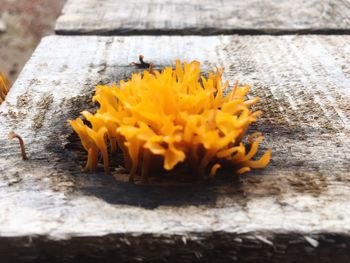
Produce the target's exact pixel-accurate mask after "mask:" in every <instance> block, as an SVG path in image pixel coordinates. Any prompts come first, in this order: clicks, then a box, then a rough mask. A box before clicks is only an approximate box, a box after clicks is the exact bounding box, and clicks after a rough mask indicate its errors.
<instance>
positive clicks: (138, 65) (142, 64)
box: [131, 55, 153, 69]
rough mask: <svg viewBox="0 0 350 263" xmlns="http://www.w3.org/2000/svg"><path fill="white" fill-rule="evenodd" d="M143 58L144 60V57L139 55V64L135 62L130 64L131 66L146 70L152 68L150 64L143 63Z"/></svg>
mask: <svg viewBox="0 0 350 263" xmlns="http://www.w3.org/2000/svg"><path fill="white" fill-rule="evenodd" d="M143 58H144V56H143V55H140V56H139V61H140V63H136V62H131V65H133V66H135V67H137V68H147V69H149V68H151V67H152V68H153V64H152V63H147V62H145V61H143Z"/></svg>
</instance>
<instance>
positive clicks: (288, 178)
mask: <svg viewBox="0 0 350 263" xmlns="http://www.w3.org/2000/svg"><path fill="white" fill-rule="evenodd" d="M139 54H143V55H144V56H145V60H146V61H150V62H153V63H154V64H155V65H156V66H157V67H163V66H165V65H172V63H173V62H174V60H175V59H177V58H180V59H182V60H187V61H190V60H194V59H196V60H199V61H201V62H202V68H203V70H204V71H205V72H207V71H208V69H209V68H213V67H214V66H223V67H224V68H225V70H226V71H225V74H224V78H226V79H227V80H229V81H230V82H231V83H234V81H235V80H236V79H238V80H239V81H240V82H241V83H249V84H250V85H252V87H253V88H252V91H251V96H255V95H259V96H260V97H261V99H262V100H261V103H260V105H259V108H260V109H262V110H263V111H264V115H263V117H262V118H261V119H260V121H259V122H258V123H257V125H258V127H260V130H261V131H262V132H263V133H264V134H265V139H266V140H265V142H264V144H263V146H264V147H263V148H266V147H272V149H273V156H272V162H271V164H270V166H269V167H268V168H266V169H264V170H259V171H255V172H253V173H250V174H246V175H243V176H241V177H240V179H239V180H237V179H234V178H232V180H229V181H225V180H223V181H221V180H219V181H216V182H213V183H212V184H208V185H206V184H194V185H186V186H157V187H156V186H147V185H144V186H140V185H133V184H128V183H121V182H116V181H115V180H114V179H113V178H112V177H111V176H106V175H104V174H103V173H95V174H85V173H81V172H80V166H79V162H78V159H77V158H78V157H77V156H78V154H77V152H76V151H75V150H74V149H72V147H71V146H72V143H70V140H71V139H70V138H71V135H72V134H73V132H72V130H71V128H70V127H69V126H68V125H67V119H69V118H75V117H76V116H78V115H79V112H80V111H82V110H84V109H86V108H87V107H91V104H90V98H91V95H92V94H93V91H94V85H96V84H98V83H111V82H117V81H119V80H121V79H125V78H128V77H129V76H130V74H131V73H132V72H134V71H135V68H133V67H132V66H130V64H129V63H130V62H132V61H135V60H137V57H138V55H139ZM349 87H350V36H278V37H272V36H219V37H199V36H197V37H195V36H192V37H178V36H177V37H167V36H161V37H145V36H143V37H142V36H140V37H63V36H51V37H47V38H44V39H43V40H42V42H41V44H40V45H39V47H38V48H37V50H36V51H35V52H34V54H33V56H32V58H31V59H30V61H29V62H28V63H27V65H26V66H25V67H24V69H23V71H22V73H21V75H20V77H19V79H18V80H17V81H16V83H15V84H14V86H13V88H12V89H11V91H10V93H9V94H8V97H7V98H6V101H5V102H4V103H3V104H2V105H1V106H0V124H1V125H0V259H1V258H2V260H1V262H6V259H7V260H8V259H9V258H11V259H13V258H15V259H17V260H19V261H23V262H27V261H30V260H31V259H37V260H39V259H41V260H42V262H47V261H45V259H50V260H51V261H50V262H63V261H64V260H73V259H77V258H78V259H94V258H95V259H100V260H101V261H102V260H103V259H104V260H105V261H103V262H115V261H113V260H114V259H115V258H119V260H120V261H118V262H123V261H128V260H131V259H133V260H141V261H152V260H153V262H157V261H171V262H177V261H178V262H193V260H199V261H203V262H207V261H208V262H212V260H214V259H216V260H219V261H222V262H226V261H230V262H231V261H232V260H235V259H236V260H241V261H242V262H251V261H249V260H255V261H254V262H260V261H261V262H266V260H270V261H273V260H284V261H286V262H296V261H298V260H300V258H303V259H305V260H306V259H307V260H308V262H329V261H326V260H329V259H330V258H332V259H334V260H336V262H349V260H350V252H349V245H350V238H349V237H350V236H349V234H350V222H349V219H350V179H349V178H350V169H349V168H350V139H349V136H350V130H349V127H350V118H349V116H350V108H349V99H350V89H349ZM10 130H15V131H16V132H17V133H18V134H20V135H21V136H22V137H23V138H24V140H25V143H26V146H27V151H28V155H29V158H30V159H29V160H28V161H22V160H21V158H20V154H19V148H18V144H17V143H16V142H15V141H9V140H8V139H7V134H8V132H9V131H10ZM73 148H74V147H73ZM57 251H64V253H61V252H60V253H57ZM320 259H322V260H323V259H324V260H325V261H322V260H320ZM55 260H56V261H55ZM86 262H89V261H86Z"/></svg>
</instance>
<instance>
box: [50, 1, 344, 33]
mask: <svg viewBox="0 0 350 263" xmlns="http://www.w3.org/2000/svg"><path fill="white" fill-rule="evenodd" d="M334 2H336V3H334ZM91 10H94V12H90V11H91ZM349 10H350V7H349V5H348V3H347V2H346V1H344V0H337V1H334V0H328V1H317V0H314V1H308V2H305V1H301V0H299V1H293V2H290V3H288V2H283V3H278V1H265V2H264V3H263V4H261V2H259V1H257V0H248V1H240V2H237V1H235V2H231V1H226V2H225V1H216V2H215V1H186V0H184V1H180V2H179V1H176V2H172V1H165V2H164V1H160V2H154V1H148V0H143V1H115V0H106V1H103V2H101V1H96V0H84V1H78V0H69V1H67V3H66V5H65V7H64V9H63V11H62V15H61V16H60V17H59V18H58V20H57V23H56V27H55V31H56V33H57V34H63V35H218V34H276V35H279V34H347V33H349V32H350V22H349V19H347V14H348V12H349ZM266 18H268V19H266Z"/></svg>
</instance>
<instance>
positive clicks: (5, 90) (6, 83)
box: [0, 72, 10, 104]
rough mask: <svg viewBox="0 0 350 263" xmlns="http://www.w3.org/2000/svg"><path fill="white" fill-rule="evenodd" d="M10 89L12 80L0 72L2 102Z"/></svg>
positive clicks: (0, 97) (0, 98)
mask: <svg viewBox="0 0 350 263" xmlns="http://www.w3.org/2000/svg"><path fill="white" fill-rule="evenodd" d="M9 90H10V82H9V81H8V80H7V79H6V77H5V75H4V74H2V73H1V72H0V104H1V103H2V102H3V101H4V100H5V97H6V95H7V93H8V92H9Z"/></svg>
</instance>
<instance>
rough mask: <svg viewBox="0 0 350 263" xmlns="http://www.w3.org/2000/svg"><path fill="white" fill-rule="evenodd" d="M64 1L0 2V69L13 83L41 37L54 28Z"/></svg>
mask: <svg viewBox="0 0 350 263" xmlns="http://www.w3.org/2000/svg"><path fill="white" fill-rule="evenodd" d="M64 3H65V0H0V70H1V71H3V72H4V73H5V75H6V76H7V77H8V78H9V79H10V81H11V82H14V81H15V80H16V78H17V75H18V74H19V72H20V71H21V69H22V67H23V66H24V64H25V63H26V62H27V60H28V59H29V58H30V56H31V55H32V53H33V51H34V49H35V47H36V46H37V45H38V43H39V41H40V39H41V38H42V37H43V36H46V35H49V34H52V33H53V32H54V30H53V29H54V25H55V22H56V19H57V17H58V16H59V14H60V13H61V10H62V8H63V5H64Z"/></svg>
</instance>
